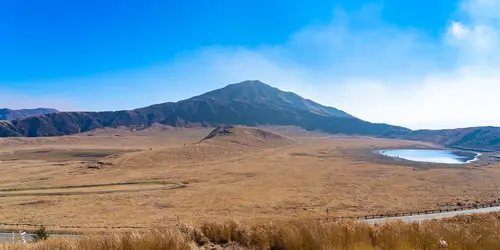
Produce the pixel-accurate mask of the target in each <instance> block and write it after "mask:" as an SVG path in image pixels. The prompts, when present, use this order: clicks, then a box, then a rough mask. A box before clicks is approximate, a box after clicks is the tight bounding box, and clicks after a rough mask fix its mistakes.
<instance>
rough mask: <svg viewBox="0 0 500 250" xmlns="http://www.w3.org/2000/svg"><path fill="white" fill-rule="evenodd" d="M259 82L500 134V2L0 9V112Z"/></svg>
mask: <svg viewBox="0 0 500 250" xmlns="http://www.w3.org/2000/svg"><path fill="white" fill-rule="evenodd" d="M247 79H251V80H254V79H258V80H261V81H263V82H265V83H268V84H270V85H272V86H276V87H278V88H281V89H283V90H288V91H293V92H295V93H297V94H299V95H302V96H303V97H306V98H309V99H313V100H315V101H317V102H319V103H322V104H325V105H329V106H334V107H336V108H339V109H342V110H344V111H346V112H348V113H351V114H353V115H355V116H357V117H359V118H362V119H365V120H368V121H372V122H386V123H391V124H395V125H403V126H408V127H410V128H453V127H463V126H481V125H494V126H500V113H499V112H496V107H497V106H498V104H497V101H498V100H500V0H462V1H448V0H437V1H436V0H421V1H410V0H381V1H361V0H349V1H347V0H345V1H342V0H338V1H331V0H316V1H288V0H274V1H268V0H253V1H250V0H241V1H234V0H227V1H222V0H219V1H218V0H213V1H205V0H197V1H195V0H191V1H161V0H159V1H132V0H130V1H118V0H115V1H113V0H107V1H102V0H86V1H77V0H75V1H64V0H60V1H56V0H47V1H37V0H31V1H28V0H17V1H0V108H1V107H5V108H14V109H17V108H34V107H41V106H43V107H52V108H57V109H60V110H65V111H70V110H118V109H132V108H137V107H142V106H147V105H151V104H155V103H161V102H166V101H178V100H181V99H184V98H188V97H191V96H194V95H198V94H201V93H203V92H206V91H209V90H212V89H215V88H220V87H223V86H225V85H227V84H230V83H235V82H240V81H243V80H247Z"/></svg>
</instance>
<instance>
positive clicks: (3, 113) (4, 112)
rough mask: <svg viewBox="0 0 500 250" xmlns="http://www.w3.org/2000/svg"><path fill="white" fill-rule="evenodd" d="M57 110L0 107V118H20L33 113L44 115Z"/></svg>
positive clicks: (33, 114)
mask: <svg viewBox="0 0 500 250" xmlns="http://www.w3.org/2000/svg"><path fill="white" fill-rule="evenodd" d="M57 112H59V111H58V110H56V109H48V108H36V109H18V110H12V109H0V120H15V119H22V118H26V117H30V116H35V115H45V114H50V113H57Z"/></svg>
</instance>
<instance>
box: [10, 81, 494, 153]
mask: <svg viewBox="0 0 500 250" xmlns="http://www.w3.org/2000/svg"><path fill="white" fill-rule="evenodd" d="M155 123H159V124H164V125H169V126H177V127H193V126H204V127H209V126H210V127H216V126H220V125H246V126H257V125H292V126H299V127H302V128H304V129H307V130H320V131H324V132H327V133H333V134H348V135H368V136H378V137H386V138H400V139H409V140H420V141H429V142H434V143H438V144H441V145H444V146H447V147H455V148H464V149H474V150H494V151H500V128H498V127H476V128H463V129H451V130H417V131H411V130H409V129H407V128H403V127H398V126H392V125H388V124H376V123H370V122H367V121H363V120H361V119H358V118H356V117H353V116H352V115H350V114H348V113H346V112H344V111H341V110H338V109H335V108H332V107H327V106H323V105H320V104H318V103H315V102H313V101H311V100H307V99H304V98H302V97H300V96H298V95H296V94H294V93H290V92H284V91H281V90H279V89H277V88H273V87H271V86H269V85H266V84H264V83H262V82H259V81H245V82H241V83H237V84H231V85H228V86H226V87H224V88H221V89H217V90H214V91H210V92H208V93H205V94H202V95H199V96H196V97H193V98H190V99H187V100H183V101H179V102H168V103H162V104H156V105H152V106H149V107H144V108H139V109H134V110H125V111H115V112H59V113H51V114H46V115H36V116H31V117H27V118H23V119H17V120H12V121H0V137H11V136H27V137H36V136H59V135H70V134H76V133H81V132H86V131H90V130H93V129H97V128H104V127H119V126H126V127H141V128H144V127H149V126H152V125H153V124H155Z"/></svg>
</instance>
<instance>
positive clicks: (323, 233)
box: [0, 213, 500, 250]
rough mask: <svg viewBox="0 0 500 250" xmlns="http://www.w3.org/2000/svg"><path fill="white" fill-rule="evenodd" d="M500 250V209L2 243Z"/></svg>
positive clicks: (84, 248)
mask: <svg viewBox="0 0 500 250" xmlns="http://www.w3.org/2000/svg"><path fill="white" fill-rule="evenodd" d="M440 240H444V241H446V242H447V244H448V247H446V249H468V250H475V249H477V250H479V249H481V250H496V249H500V213H492V214H483V215H472V216H471V215H467V216H458V217H455V218H450V219H446V220H439V221H438V220H435V221H428V222H424V223H422V224H404V223H401V222H395V223H387V224H382V225H379V226H375V227H373V226H369V225H365V224H358V223H354V222H337V223H332V222H321V221H311V220H299V221H287V222H281V223H265V224H260V225H248V224H240V223H236V222H225V223H206V224H204V225H202V226H201V227H199V228H196V227H189V226H182V227H179V228H171V229H167V228H160V229H156V230H151V231H149V232H147V233H127V234H115V235H101V236H89V237H86V238H83V239H77V240H74V239H73V240H65V239H62V240H61V239H49V240H47V241H45V242H41V243H35V244H24V245H14V244H5V245H3V248H2V245H0V249H5V250H17V249H19V250H21V249H23V250H24V249H26V250H27V249H33V250H45V249H47V250H48V249H60V250H63V249H64V250H65V249H68V250H69V249H72V250H73V249H74V250H91V249H92V250H101V249H102V250H105V249H106V250H107V249H110V250H115V249H116V250H122V249H123V250H125V249H137V250H143V249H144V250H146V249H148V250H149V249H151V250H152V249H235V250H236V249H281V250H296V249H297V250H299V249H303V250H308V249H311V250H321V249H325V250H326V249H328V250H330V249H332V250H333V249H339V250H340V249H357V250H369V249H370V250H371V249H377V250H386V249H394V250H399V249H442V248H440V245H439V244H438V242H439V241H440Z"/></svg>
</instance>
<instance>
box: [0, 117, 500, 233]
mask: <svg viewBox="0 0 500 250" xmlns="http://www.w3.org/2000/svg"><path fill="white" fill-rule="evenodd" d="M267 129H270V130H273V131H277V132H279V133H281V134H283V135H285V136H286V137H288V138H286V139H280V138H275V137H273V136H269V135H263V136H264V137H262V138H265V139H262V140H260V139H258V140H257V139H252V138H253V137H248V136H247V135H243V136H242V137H241V138H240V137H239V138H240V139H234V138H232V137H228V138H229V139H224V138H222V139H217V140H205V141H202V142H200V140H202V139H203V138H204V137H206V136H207V135H208V134H209V133H210V132H211V131H212V129H210V128H168V127H161V126H155V127H153V128H149V129H146V130H140V131H129V130H127V129H123V128H118V129H112V130H111V129H109V130H106V129H105V130H101V131H92V132H89V133H86V134H83V135H76V136H64V137H50V138H2V139H0V171H1V173H2V174H1V175H0V196H1V194H5V193H9V192H11V194H14V193H12V192H13V191H7V192H6V191H2V190H18V191H15V192H16V194H22V193H38V194H40V193H43V192H65V191H66V192H73V191H78V192H81V193H76V194H73V195H36V196H14V195H10V196H7V197H0V222H19V223H33V224H46V225H80V226H83V227H85V226H88V227H92V226H103V225H106V226H122V225H129V226H141V227H142V226H146V227H147V226H155V225H172V224H176V223H177V222H178V220H180V222H181V223H195V224H198V223H203V222H206V221H220V220H227V219H232V220H249V221H253V222H256V223H257V222H262V221H269V220H276V221H280V220H288V219H292V218H304V217H306V218H321V217H324V216H326V209H329V215H330V216H344V215H345V216H347V215H349V216H351V215H364V214H373V213H389V212H401V211H408V210H413V211H414V210H425V209H435V208H440V207H443V208H446V207H456V206H465V205H470V204H474V203H488V202H492V201H496V200H498V199H500V186H499V185H498V183H500V165H498V164H482V163H481V164H480V163H477V166H476V165H468V166H460V165H457V166H453V165H451V166H449V165H436V164H420V163H410V162H405V161H396V160H394V159H388V158H385V157H382V156H377V155H374V154H373V153H372V151H373V150H376V149H384V148H397V147H423V148H425V147H434V145H431V144H428V143H421V142H414V141H401V140H388V139H375V138H367V137H347V136H331V135H325V134H321V133H311V132H305V131H303V130H300V129H296V128H290V127H279V128H277V127H268V128H267ZM245 136H247V137H245ZM259 136H261V135H259ZM268 139H269V140H268ZM28 155H29V156H28ZM150 181H165V182H168V183H179V182H182V183H185V186H184V187H183V188H179V189H169V188H166V189H165V188H163V187H158V185H157V184H148V185H153V186H147V185H145V186H144V185H129V186H127V187H126V188H125V189H132V190H133V192H113V191H116V190H118V191H120V189H123V188H124V187H123V186H121V187H120V186H115V187H112V186H108V187H107V188H105V187H106V186H105V185H108V184H113V183H114V184H116V183H142V182H150ZM88 185H97V186H98V188H97V187H93V188H89V187H84V188H83V189H82V187H81V186H88ZM68 186H72V187H74V186H80V190H78V189H75V188H70V189H66V190H65V189H60V187H68ZM148 187H149V188H148ZM50 188H52V189H50ZM150 188H153V189H156V188H159V190H150ZM23 190H24V191H23ZM29 190H31V191H29ZM33 190H36V192H33ZM44 190H45V191H44ZM50 190H52V191H50ZM92 191H94V192H92ZM97 191H111V193H101V194H99V193H95V192H97ZM52 194H54V193H52Z"/></svg>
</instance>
